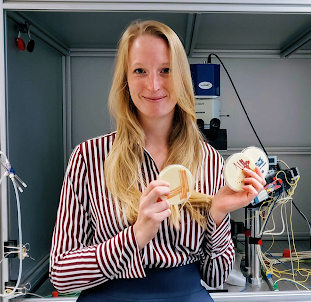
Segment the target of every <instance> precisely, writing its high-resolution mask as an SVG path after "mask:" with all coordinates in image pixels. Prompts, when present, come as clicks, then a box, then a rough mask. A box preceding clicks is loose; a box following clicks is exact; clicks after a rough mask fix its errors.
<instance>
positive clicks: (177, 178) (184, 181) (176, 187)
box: [158, 165, 194, 204]
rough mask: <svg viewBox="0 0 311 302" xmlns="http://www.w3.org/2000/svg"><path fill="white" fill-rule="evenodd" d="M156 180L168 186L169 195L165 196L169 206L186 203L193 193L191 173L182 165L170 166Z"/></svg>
mask: <svg viewBox="0 0 311 302" xmlns="http://www.w3.org/2000/svg"><path fill="white" fill-rule="evenodd" d="M158 179H160V180H165V181H167V182H168V183H169V184H170V194H169V195H168V196H167V199H168V201H169V202H170V203H171V204H181V203H184V202H185V201H187V200H188V199H189V197H190V195H191V194H192V192H193V186H194V180H193V176H192V174H191V172H190V171H189V170H188V169H187V168H185V167H184V166H182V165H170V166H167V167H165V168H164V169H163V170H162V171H161V172H160V174H159V176H158Z"/></svg>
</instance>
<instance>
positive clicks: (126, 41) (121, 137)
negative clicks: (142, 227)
mask: <svg viewBox="0 0 311 302" xmlns="http://www.w3.org/2000/svg"><path fill="white" fill-rule="evenodd" d="M144 34H148V35H152V36H155V37H160V38H162V39H164V40H165V41H166V43H167V44H168V46H169V51H170V58H171V60H170V61H171V66H170V71H171V74H172V78H173V89H174V92H175V95H176V98H177V105H176V107H175V114H174V121H173V126H172V129H171V131H170V134H169V139H168V147H169V150H168V157H167V159H166V161H165V163H164V167H165V166H167V165H170V164H180V165H183V166H185V167H186V168H188V169H189V170H190V172H191V173H192V175H194V176H196V174H197V172H198V169H199V167H200V162H201V161H202V147H201V142H202V141H203V138H202V136H201V134H200V131H199V129H198V127H197V124H196V116H195V103H194V94H193V88H192V81H191V75H190V70H189V63H188V60H187V56H186V53H185V51H184V48H183V45H182V43H181V42H180V40H179V38H178V36H177V35H176V33H175V32H174V31H173V30H172V29H171V28H169V27H168V26H166V25H165V24H163V23H160V22H157V21H134V22H133V23H132V24H131V25H130V26H129V27H128V28H127V30H126V31H125V32H124V34H123V36H122V38H121V40H120V43H119V50H118V54H117V58H116V67H115V73H114V77H113V83H112V87H111V90H110V95H109V109H110V112H111V114H112V115H113V116H114V118H115V120H116V122H117V133H116V138H115V141H114V143H113V146H112V148H111V150H110V152H109V154H108V157H107V158H106V160H105V179H106V185H107V188H108V190H109V191H110V192H111V193H112V194H113V195H114V196H115V197H117V199H118V201H119V203H123V204H124V205H125V209H126V210H125V211H126V217H127V219H128V221H129V223H130V224H133V223H135V221H136V219H137V215H138V208H139V199H140V197H141V194H142V193H141V192H140V191H139V189H138V184H140V185H141V186H144V185H145V184H142V183H140V182H141V181H140V176H139V175H140V174H139V170H140V169H141V162H142V161H143V154H144V149H143V146H144V145H145V134H144V131H143V129H142V127H141V125H140V123H139V121H138V119H137V115H136V108H135V106H134V104H133V102H132V101H131V97H130V93H129V88H128V84H127V66H128V65H127V64H128V56H129V50H130V47H131V45H132V43H133V41H134V40H135V39H136V38H137V37H139V36H140V35H144ZM210 202H211V198H210V197H209V196H207V195H204V194H200V193H197V192H195V193H193V194H192V195H191V197H190V199H189V200H188V201H187V202H186V203H185V204H184V205H183V206H185V207H186V208H187V209H188V210H189V211H190V214H191V215H192V217H193V218H194V219H196V220H197V221H198V223H199V224H200V225H201V226H202V227H205V226H206V216H205V215H206V210H207V209H208V208H209V206H210ZM180 207H181V206H171V210H172V214H171V216H170V221H171V223H173V225H174V226H175V227H176V228H177V229H178V228H179V222H180Z"/></svg>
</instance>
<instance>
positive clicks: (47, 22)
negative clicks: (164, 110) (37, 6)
mask: <svg viewBox="0 0 311 302" xmlns="http://www.w3.org/2000/svg"><path fill="white" fill-rule="evenodd" d="M27 14H28V15H29V16H31V17H32V18H34V19H35V20H36V21H38V22H39V23H40V25H42V26H43V27H44V28H46V29H47V30H48V31H49V32H50V33H53V35H55V36H56V37H58V38H59V39H60V40H61V41H62V42H63V43H65V44H67V45H68V46H69V47H71V48H117V43H118V41H119V39H120V37H121V34H122V32H123V31H124V29H125V28H126V27H127V26H128V25H129V24H130V23H131V22H132V21H133V20H136V19H143V20H146V19H153V20H158V21H161V22H163V23H165V24H167V25H168V26H170V27H172V28H173V29H174V30H175V31H176V33H177V34H178V35H179V37H180V38H181V39H182V40H184V39H185V36H186V27H187V14H182V13H180V14H178V13H135V12H128V13H122V12H111V13H103V12H88V13H83V12H82V13H80V12H79V13H78V12H72V13H69V12H27Z"/></svg>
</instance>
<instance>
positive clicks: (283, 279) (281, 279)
mask: <svg viewBox="0 0 311 302" xmlns="http://www.w3.org/2000/svg"><path fill="white" fill-rule="evenodd" d="M279 281H290V282H294V283H295V284H296V283H297V284H298V285H300V286H301V287H303V288H305V289H306V290H309V288H307V287H306V286H304V285H303V284H301V283H300V282H297V281H294V280H291V279H287V278H280V279H278V280H276V281H275V282H274V284H276V283H278V282H279ZM297 284H296V285H297Z"/></svg>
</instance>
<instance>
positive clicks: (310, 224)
mask: <svg viewBox="0 0 311 302" xmlns="http://www.w3.org/2000/svg"><path fill="white" fill-rule="evenodd" d="M292 203H293V205H294V207H295V208H296V210H297V211H298V213H299V214H300V215H301V216H302V217H303V219H304V220H305V221H306V222H308V224H309V226H311V222H310V221H309V220H308V219H307V217H306V216H305V215H304V214H303V213H302V212H301V211H300V210H299V209H298V207H297V206H296V204H295V203H294V200H292Z"/></svg>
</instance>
